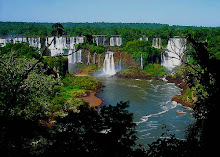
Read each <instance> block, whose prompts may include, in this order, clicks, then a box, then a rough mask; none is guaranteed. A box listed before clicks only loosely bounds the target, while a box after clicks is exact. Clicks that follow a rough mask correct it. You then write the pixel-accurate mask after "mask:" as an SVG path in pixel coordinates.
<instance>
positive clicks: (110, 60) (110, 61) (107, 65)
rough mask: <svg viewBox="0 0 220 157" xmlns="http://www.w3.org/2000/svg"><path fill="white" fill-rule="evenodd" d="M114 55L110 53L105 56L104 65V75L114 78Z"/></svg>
mask: <svg viewBox="0 0 220 157" xmlns="http://www.w3.org/2000/svg"><path fill="white" fill-rule="evenodd" d="M113 54H114V53H113V52H110V51H109V52H107V53H106V54H105V60H104V64H103V74H104V75H109V76H112V75H115V74H116V71H115V63H114V56H113Z"/></svg>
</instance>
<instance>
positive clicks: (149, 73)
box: [116, 64, 167, 79]
mask: <svg viewBox="0 0 220 157" xmlns="http://www.w3.org/2000/svg"><path fill="white" fill-rule="evenodd" d="M166 74H167V71H166V69H165V68H164V67H163V66H161V65H159V64H148V65H147V66H146V67H145V68H144V70H143V69H141V68H140V67H136V66H130V67H128V68H126V69H124V70H122V71H119V72H118V73H117V74H116V76H117V77H121V78H134V79H158V77H162V76H164V75H166Z"/></svg>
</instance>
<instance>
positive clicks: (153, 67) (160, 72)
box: [144, 64, 167, 77]
mask: <svg viewBox="0 0 220 157" xmlns="http://www.w3.org/2000/svg"><path fill="white" fill-rule="evenodd" d="M144 70H145V71H146V72H147V75H150V76H151V77H158V76H159V77H162V76H164V75H166V74H167V70H166V68H164V67H163V66H161V65H160V64H148V65H147V66H146V67H145V68H144Z"/></svg>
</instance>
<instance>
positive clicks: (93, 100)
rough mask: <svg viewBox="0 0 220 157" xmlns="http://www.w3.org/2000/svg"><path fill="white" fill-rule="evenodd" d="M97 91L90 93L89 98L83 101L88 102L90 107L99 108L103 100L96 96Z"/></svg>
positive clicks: (86, 97) (84, 98)
mask: <svg viewBox="0 0 220 157" xmlns="http://www.w3.org/2000/svg"><path fill="white" fill-rule="evenodd" d="M96 94H97V91H89V92H88V94H87V96H85V97H83V98H82V99H83V101H85V102H87V103H88V104H89V106H90V107H99V106H100V105H101V104H102V103H103V100H102V99H101V98H99V97H97V96H96Z"/></svg>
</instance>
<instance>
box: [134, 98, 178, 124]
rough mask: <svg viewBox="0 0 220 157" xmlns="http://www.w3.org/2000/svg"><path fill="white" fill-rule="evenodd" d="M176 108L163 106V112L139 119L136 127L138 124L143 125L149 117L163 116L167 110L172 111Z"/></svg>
mask: <svg viewBox="0 0 220 157" xmlns="http://www.w3.org/2000/svg"><path fill="white" fill-rule="evenodd" d="M167 102H170V101H167ZM176 107H177V104H174V105H173V106H171V107H166V106H163V107H162V108H163V109H164V110H163V111H161V112H158V113H153V114H150V115H147V116H143V117H141V121H140V122H136V124H137V125H138V124H141V123H144V122H146V121H148V119H149V118H150V117H154V116H158V115H161V114H164V113H166V112H168V111H169V110H172V109H174V108H176Z"/></svg>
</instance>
